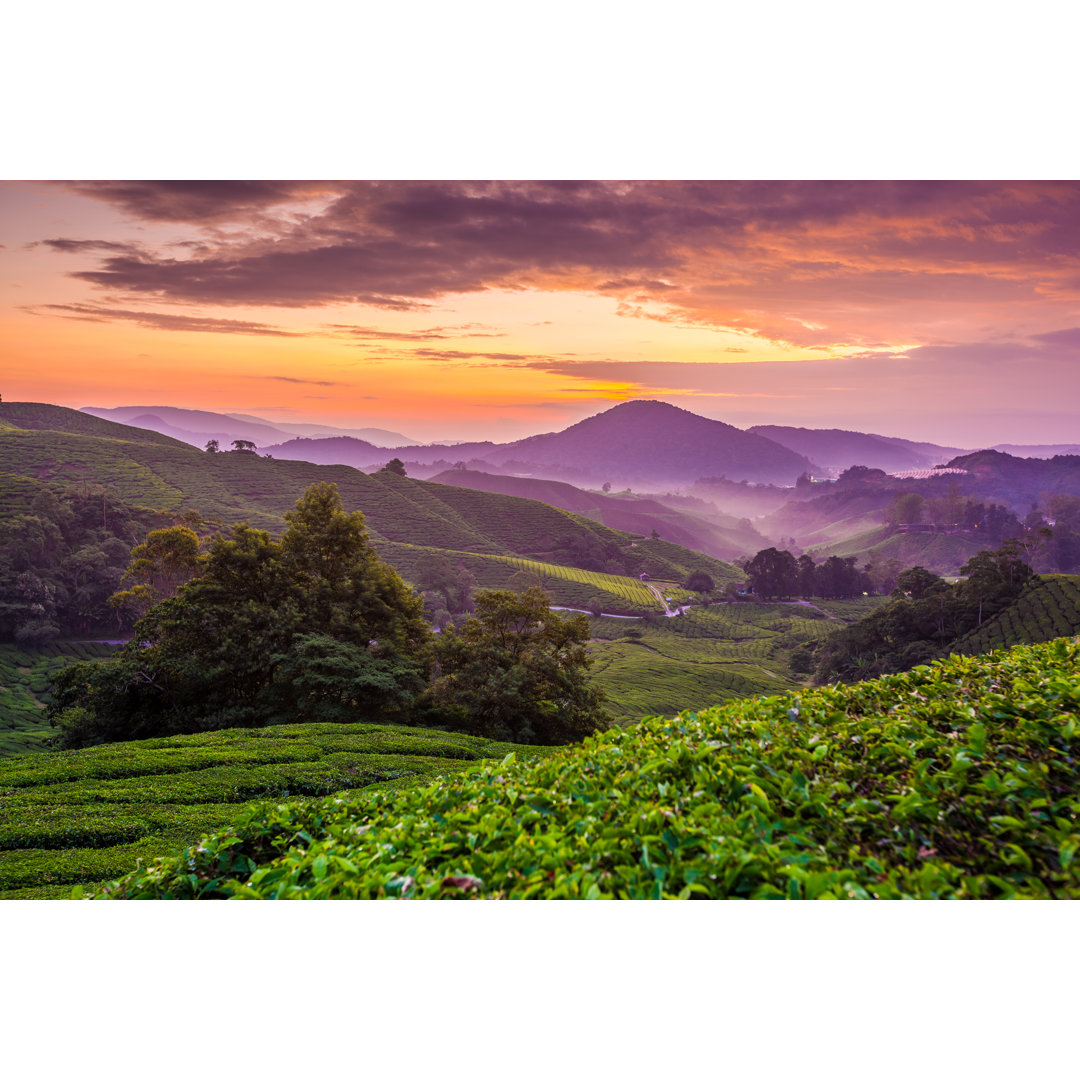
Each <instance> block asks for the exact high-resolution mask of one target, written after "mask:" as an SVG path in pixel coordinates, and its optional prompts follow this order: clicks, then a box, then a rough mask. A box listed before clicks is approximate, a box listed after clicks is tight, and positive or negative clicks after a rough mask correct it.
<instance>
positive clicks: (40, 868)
mask: <svg viewBox="0 0 1080 1080" xmlns="http://www.w3.org/2000/svg"><path fill="white" fill-rule="evenodd" d="M515 749H516V750H518V752H519V753H520V752H522V751H523V750H525V748H523V747H513V746H511V745H509V744H506V743H498V742H492V741H490V740H485V739H478V738H473V737H472V736H469V735H456V734H447V733H445V732H440V731H430V730H425V729H421V728H406V727H399V726H395V725H372V724H364V725H359V724H296V725H288V726H282V727H271V728H260V729H232V730H228V731H219V732H214V733H212V734H206V735H186V736H176V737H173V738H166V739H146V740H143V741H140V742H131V743H116V744H113V745H110V746H100V747H94V748H92V749H89V750H68V751H63V752H60V753H51V754H28V755H25V756H23V757H17V758H9V759H8V760H6V761H2V762H0V898H2V899H14V898H20V899H22V898H34V897H54V896H63V897H67V896H70V895H71V890H72V886H73V885H76V884H87V885H90V884H93V883H97V884H99V885H100V884H101V883H103V882H104V881H106V880H108V879H111V878H116V877H119V876H120V875H122V874H126V873H128V872H129V871H130V870H132V869H134V867H135V866H136V864H137V862H138V861H139V860H140V859H141V860H143V861H147V860H149V859H151V858H153V857H156V856H160V855H165V854H167V853H169V852H170V851H176V850H179V849H181V848H183V847H184V846H185V845H188V844H192V843H194V842H195V841H197V840H198V839H199V837H200V836H202V835H203V834H204V833H205V832H207V831H209V830H213V829H219V828H224V827H225V826H226V825H228V824H229V823H230V822H231V821H233V820H234V819H235V818H236V816H237V814H239V813H240V812H241V811H242V810H243V809H244V804H246V803H247V802H249V801H250V800H252V799H272V800H279V799H286V798H289V797H291V796H300V795H304V796H317V795H327V794H330V793H332V792H336V791H344V790H347V789H352V788H360V787H367V786H369V785H372V784H382V785H384V786H388V787H391V788H393V787H396V786H398V785H401V784H405V783H410V782H415V781H417V780H430V779H431V778H433V777H435V776H438V775H442V774H445V773H448V772H453V771H455V770H458V769H462V768H465V767H467V766H469V765H471V764H473V763H475V762H476V761H479V760H480V759H482V758H485V757H503V756H504V755H505V754H506V753H507V752H509V751H511V750H515ZM526 752H527V753H528V754H529V755H530V756H534V757H540V756H543V755H544V754H546V753H550V751H549V750H547V749H545V748H542V747H529V748H528V749H527V751H526Z"/></svg>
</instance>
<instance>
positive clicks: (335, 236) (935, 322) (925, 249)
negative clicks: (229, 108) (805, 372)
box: [74, 181, 1080, 348]
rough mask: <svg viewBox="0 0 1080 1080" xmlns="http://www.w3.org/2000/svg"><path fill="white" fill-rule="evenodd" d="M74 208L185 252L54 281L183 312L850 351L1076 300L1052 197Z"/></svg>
mask: <svg viewBox="0 0 1080 1080" xmlns="http://www.w3.org/2000/svg"><path fill="white" fill-rule="evenodd" d="M74 187H75V190H77V191H80V192H82V193H83V194H85V195H87V196H88V197H90V198H94V199H97V200H102V201H106V202H108V203H110V204H111V205H113V206H115V207H116V208H118V209H120V210H122V211H123V212H124V213H126V214H130V215H133V216H135V217H136V218H139V219H141V220H144V221H167V222H183V223H186V224H187V225H188V226H190V227H191V228H193V229H194V230H195V231H196V232H197V235H198V239H199V244H198V246H196V247H192V248H190V249H186V251H185V252H184V257H177V250H178V249H176V248H163V249H162V250H159V251H142V250H140V251H128V250H116V251H114V250H109V249H101V250H100V251H98V252H97V254H98V255H99V256H100V259H99V261H98V264H97V265H96V266H95V267H94V268H90V269H85V268H80V269H79V270H77V271H76V272H75V273H74V276H75V277H76V278H78V279H79V280H82V281H84V282H88V283H90V284H92V285H94V286H98V287H101V288H105V289H108V290H110V291H111V292H112V293H123V294H128V295H134V296H144V297H155V298H159V299H165V300H170V301H175V302H183V303H199V304H210V305H244V304H246V305H273V306H282V307H303V306H318V305H329V304H339V303H359V304H366V305H371V306H374V307H380V308H384V309H387V310H400V311H409V310H416V309H419V308H423V307H425V306H431V305H432V304H433V303H435V302H437V301H438V300H439V299H440V298H442V297H445V296H446V295H448V294H454V293H474V292H480V291H483V290H487V289H503V290H505V289H526V288H529V289H541V290H543V289H547V290H575V291H584V292H592V293H595V294H600V295H604V296H610V297H611V298H612V299H613V301H614V302H615V303H616V304H617V305H622V306H621V307H620V308H619V309H618V310H619V311H620V312H621V313H623V314H625V315H627V316H636V317H641V318H646V319H655V320H659V321H662V322H667V323H670V324H671V325H673V326H685V327H706V328H712V329H730V330H735V331H737V332H740V333H743V334H746V335H750V336H754V337H756V338H758V339H762V340H766V341H769V342H773V343H778V344H780V345H788V346H799V347H804V348H812V347H814V348H838V347H841V346H844V347H852V346H854V347H864V348H865V347H870V346H871V345H872V344H873V343H875V342H880V341H882V340H886V341H893V342H905V343H909V344H910V343H919V344H929V343H931V342H934V341H941V340H943V339H948V338H950V337H953V336H955V335H958V334H959V333H960V332H963V333H965V334H970V327H971V325H972V324H973V321H974V320H976V319H983V320H985V319H986V318H988V317H989V315H988V313H992V316H993V318H994V319H995V320H996V321H997V322H998V323H999V324H1004V323H1008V324H1009V326H1003V329H1005V330H1007V329H1009V328H1010V327H1011V328H1013V329H1019V328H1025V327H1026V328H1030V327H1033V326H1034V327H1038V326H1040V325H1044V326H1045V325H1060V324H1061V318H1062V312H1063V310H1064V309H1065V308H1066V307H1069V308H1070V309H1074V308H1075V303H1076V300H1077V296H1078V294H1080V272H1078V271H1080V259H1078V257H1077V252H1078V251H1080V184H1077V183H1074V182H1064V181H1062V182H1056V181H1055V182H1015V183H1011V182H1010V183H998V182H982V181H979V182H959V181H957V182H925V181H904V182H885V181H880V182H877V181H875V182H858V181H851V182H848V181H836V182H834V181H821V182H806V181H777V182H756V181H746V182H744V181H723V182H706V181H690V182H674V181H663V182H630V183H622V182H557V181H552V182H516V181H515V182H511V181H490V182H464V181H452V182H451V181H447V182H443V181H423V182H364V183H338V182H333V183H329V182H327V183H323V182H292V181H288V182H285V181H281V182H278V181H253V182H239V183H235V184H233V183H227V182H138V183H115V184H113V183H105V182H93V183H90V184H77V185H74ZM171 239H173V240H175V237H173V238H171ZM80 250H90V249H88V248H87V249H80ZM342 332H345V331H342ZM360 340H366V339H364V338H362V337H361V338H360Z"/></svg>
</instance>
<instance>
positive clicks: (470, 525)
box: [0, 402, 738, 610]
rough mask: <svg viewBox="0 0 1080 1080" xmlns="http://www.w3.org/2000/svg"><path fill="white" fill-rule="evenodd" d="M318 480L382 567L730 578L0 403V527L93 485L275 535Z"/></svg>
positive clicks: (561, 514)
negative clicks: (358, 524)
mask: <svg viewBox="0 0 1080 1080" xmlns="http://www.w3.org/2000/svg"><path fill="white" fill-rule="evenodd" d="M31 424H33V425H34V427H33V428H31ZM317 441H318V440H313V442H317ZM316 481H325V482H332V483H336V484H337V486H338V490H339V491H340V493H341V497H342V501H343V502H344V504H345V508H346V509H347V510H350V511H351V510H362V511H363V513H364V516H365V519H366V521H367V527H368V530H369V532H370V534H371V539H372V542H373V543H374V544H375V545H376V547H377V548H379V549H380V550H386V551H387V555H386V558H387V559H388V560H389V561H390V562H391V563H395V558H394V556H393V555H392V554H391V552H393V551H395V550H396V551H397V552H398V554H399V555H401V556H402V557H403V558H406V559H411V558H412V557H413V555H415V549H418V548H429V549H439V550H442V551H445V552H448V553H452V557H454V558H456V557H457V554H458V553H473V554H477V555H489V556H500V557H515V556H520V557H523V558H527V559H529V560H534V561H537V562H543V563H546V564H552V565H553V566H556V567H557V566H568V567H576V568H579V569H581V570H585V571H591V572H594V573H605V574H614V575H624V576H625V575H629V576H632V577H637V576H638V575H639V574H641V573H642V572H646V573H648V574H649V575H650V576H651V577H654V578H663V579H667V580H675V581H680V580H682V579H683V578H685V577H686V575H687V573H689V572H690V571H692V570H696V569H701V570H704V571H705V572H707V573H709V574H710V575H712V576H713V577H714V579H716V580H724V579H725V577H730V576H732V575H736V576H737V575H738V572H737V571H735V570H734V569H733V568H732V567H730V566H725V565H723V564H722V563H721V562H720V561H719V560H717V559H715V558H713V557H710V556H708V555H706V554H702V553H700V552H698V551H692V550H689V549H688V548H686V547H683V546H681V545H678V544H675V543H672V542H670V541H669V540H667V539H656V540H653V539H644V538H643V537H642V536H640V535H632V534H630V533H628V532H625V531H622V530H620V529H613V528H610V527H608V526H606V525H603V524H600V523H599V522H597V521H593V520H590V519H589V518H587V517H583V516H581V515H578V514H575V513H572V512H570V511H567V510H563V509H559V508H558V507H555V506H550V505H548V504H547V503H543V502H537V501H535V500H532V499H524V498H519V497H516V496H511V495H504V494H500V493H497V492H484V491H478V490H471V489H468V488H460V487H451V486H448V485H444V484H434V483H430V482H428V481H424V480H414V479H412V478H411V477H408V476H401V475H398V474H397V473H394V472H390V471H387V470H381V471H379V472H377V473H374V474H373V475H370V476H369V475H367V474H366V473H363V472H360V471H358V470H357V469H353V468H349V467H347V466H343V465H321V464H315V463H311V462H308V461H303V460H282V459H278V458H267V457H264V456H262V455H260V454H257V453H253V452H249V451H229V452H222V453H216V454H211V453H206V452H204V451H199V450H196V449H195V448H193V447H191V446H188V445H186V444H184V443H182V442H177V441H176V440H174V439H170V438H167V437H166V436H164V435H159V434H156V433H154V432H150V431H146V430H144V429H141V428H135V427H125V426H123V425H120V424H116V423H113V422H111V421H108V420H102V419H99V418H97V417H94V416H91V415H87V414H86V413H84V412H76V411H74V410H72V409H64V408H61V407H59V406H53V405H38V404H33V403H29V404H28V403H18V402H16V403H11V402H4V403H0V519H4V518H7V517H8V516H9V515H15V514H18V513H20V512H21V513H25V512H26V510H27V509H28V508H29V507H30V505H31V504H32V502H33V500H34V498H35V496H36V494H38V493H40V492H41V490H42V489H44V488H49V489H51V490H53V491H54V492H56V491H61V490H62V489H64V488H70V487H71V486H73V485H84V484H87V483H90V484H95V485H100V486H101V487H102V488H104V489H105V490H106V491H107V492H108V493H109V494H110V496H112V497H113V498H115V499H117V500H120V501H121V502H123V503H124V504H127V505H129V506H136V507H141V508H149V510H150V511H162V512H164V513H167V514H171V515H174V516H175V517H176V518H179V517H180V515H182V514H184V513H185V512H187V511H195V512H197V513H198V514H200V515H202V517H203V518H205V519H207V520H208V521H212V522H213V521H216V522H220V523H223V524H225V525H229V524H232V523H235V522H239V521H249V522H250V523H251V524H252V525H254V526H256V527H258V528H262V529H267V530H269V531H270V532H273V533H280V532H281V531H282V529H283V528H284V524H285V523H284V521H283V519H282V515H283V514H284V513H285V511H287V510H291V509H292V507H293V505H294V504H295V502H296V500H297V499H298V498H299V497H300V496H301V495H302V494H303V492H304V490H305V489H306V488H307V487H308V486H309V485H310V484H312V483H315V482H316ZM2 535H3V533H2V530H0V537H2ZM406 549H411V550H412V554H410V551H409V550H406ZM512 562H513V560H512V558H511V559H510V560H509V561H506V562H503V563H500V573H501V574H502V577H501V578H500V579H499V580H498V581H495V580H492V581H491V582H490V583H486V584H487V586H488V587H495V586H503V585H505V584H507V583H508V582H509V579H510V578H511V577H512V575H513V574H514V573H516V572H517V571H519V570H521V569H522V567H521V566H515V565H512ZM395 565H396V563H395ZM557 595H558V594H557ZM605 610H608V609H605Z"/></svg>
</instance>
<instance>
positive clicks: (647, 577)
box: [638, 572, 649, 581]
mask: <svg viewBox="0 0 1080 1080" xmlns="http://www.w3.org/2000/svg"><path fill="white" fill-rule="evenodd" d="M638 577H639V578H640V579H641V580H642V581H648V580H649V575H648V574H646V573H644V572H643V573H641V574H639V575H638Z"/></svg>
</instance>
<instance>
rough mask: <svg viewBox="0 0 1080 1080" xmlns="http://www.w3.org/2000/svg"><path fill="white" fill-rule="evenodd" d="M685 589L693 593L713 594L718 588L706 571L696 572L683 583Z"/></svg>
mask: <svg viewBox="0 0 1080 1080" xmlns="http://www.w3.org/2000/svg"><path fill="white" fill-rule="evenodd" d="M683 588H685V589H689V590H690V591H691V592H703V593H711V592H712V591H713V589H715V588H716V582H715V581H713V579H712V578H711V577H710V576H709V575H708V574H706V573H705V571H704V570H695V571H694V572H693V573H692V574H691V575H690V576H689V577H688V578H687V579H686V581H685V582H683Z"/></svg>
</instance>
